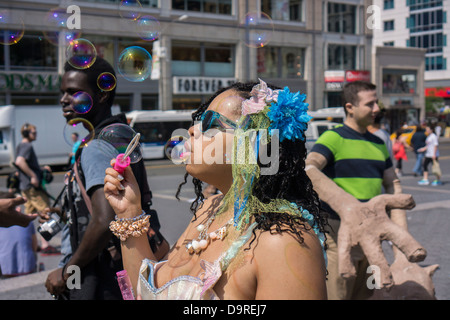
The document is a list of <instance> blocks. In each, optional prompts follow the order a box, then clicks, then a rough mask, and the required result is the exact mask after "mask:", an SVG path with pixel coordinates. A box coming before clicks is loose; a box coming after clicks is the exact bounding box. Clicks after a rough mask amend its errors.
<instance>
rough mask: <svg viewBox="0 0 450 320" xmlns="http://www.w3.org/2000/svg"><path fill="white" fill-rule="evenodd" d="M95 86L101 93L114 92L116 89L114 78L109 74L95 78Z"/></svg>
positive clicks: (104, 73)
mask: <svg viewBox="0 0 450 320" xmlns="http://www.w3.org/2000/svg"><path fill="white" fill-rule="evenodd" d="M97 86H98V87H99V89H100V90H103V91H111V90H114V88H115V87H116V77H115V76H114V75H113V74H112V73H110V72H103V73H101V74H100V75H99V76H98V78H97Z"/></svg>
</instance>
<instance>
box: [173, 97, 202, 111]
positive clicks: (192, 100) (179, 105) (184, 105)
mask: <svg viewBox="0 0 450 320" xmlns="http://www.w3.org/2000/svg"><path fill="white" fill-rule="evenodd" d="M207 98H208V97H206V96H201V95H174V96H173V99H172V105H173V109H174V110H194V109H198V107H200V105H201V104H202V103H204V102H205V101H206V99H207Z"/></svg>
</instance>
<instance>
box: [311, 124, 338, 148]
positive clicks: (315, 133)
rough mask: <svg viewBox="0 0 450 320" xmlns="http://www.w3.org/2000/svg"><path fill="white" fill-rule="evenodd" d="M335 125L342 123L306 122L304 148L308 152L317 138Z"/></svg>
mask: <svg viewBox="0 0 450 320" xmlns="http://www.w3.org/2000/svg"><path fill="white" fill-rule="evenodd" d="M337 125H342V123H338V122H332V121H311V122H310V123H308V130H306V133H305V136H306V150H307V151H308V152H309V151H311V148H312V147H313V146H314V144H315V143H316V141H317V139H319V137H320V136H321V135H322V133H324V132H325V131H327V130H329V129H333V128H334V127H335V126H337Z"/></svg>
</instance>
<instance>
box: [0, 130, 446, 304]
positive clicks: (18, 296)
mask: <svg viewBox="0 0 450 320" xmlns="http://www.w3.org/2000/svg"><path fill="white" fill-rule="evenodd" d="M439 142H440V144H441V145H443V144H447V145H448V144H450V138H444V137H440V138H439ZM447 148H448V146H447ZM446 176H447V175H446ZM402 180H403V181H402V182H403V183H402V184H404V189H405V190H404V192H410V191H414V190H415V189H417V188H418V187H417V182H416V180H417V179H413V178H412V177H409V178H406V177H405V178H403V179H402ZM430 188H431V187H430ZM441 192H446V193H449V192H450V190H449V189H448V187H447V188H444V190H441ZM430 201H431V202H430ZM448 206H449V201H448V200H445V199H442V198H441V199H435V200H432V199H431V198H430V199H427V202H426V203H420V202H419V203H418V205H417V207H416V208H415V209H414V211H413V213H414V215H413V216H412V215H411V214H409V218H408V219H410V218H411V217H412V218H413V221H409V223H412V222H414V219H419V218H418V217H421V216H424V217H428V218H426V219H428V220H426V221H428V223H430V221H429V220H430V217H431V213H432V212H433V209H434V211H436V212H442V213H443V217H442V218H441V219H436V223H439V224H441V225H442V227H443V228H445V225H446V224H447V223H446V222H445V221H448V220H447V217H446V213H448ZM444 213H445V214H444ZM424 219H425V218H424ZM442 219H444V220H442ZM417 225H419V226H424V225H425V222H424V221H421V222H420V223H417ZM410 227H411V228H415V227H414V224H412V225H411V226H410ZM420 228H422V227H420ZM436 228H437V227H436ZM427 231H430V230H427ZM427 234H428V236H429V237H433V233H432V232H430V233H428V232H427ZM58 236H60V235H57V236H55V238H54V239H52V240H51V242H52V245H53V241H54V242H55V244H56V245H58V241H60V240H58ZM434 236H438V235H437V234H435V235H434ZM440 237H441V238H442V240H439V241H438V244H442V248H441V247H440V246H437V245H436V248H433V247H431V248H428V249H430V250H429V251H430V256H431V255H433V256H440V255H441V253H442V250H444V249H443V248H444V245H443V244H444V243H446V242H445V241H447V240H445V241H444V238H445V237H446V234H445V235H444V234H442V235H440ZM425 243H426V242H425ZM434 249H436V250H434ZM434 251H435V252H434ZM444 251H445V250H444ZM433 252H434V253H433ZM60 257H61V256H50V257H42V256H39V257H38V259H39V260H38V261H44V262H45V267H46V269H47V270H45V271H42V272H38V273H34V274H31V275H26V276H20V277H16V278H11V279H3V280H0V300H53V298H52V296H51V295H50V294H49V293H48V292H47V290H46V288H45V286H44V283H45V280H46V279H47V275H48V274H49V273H50V272H51V271H52V270H53V269H55V268H57V264H58V261H59V259H60ZM427 259H430V258H427ZM447 260H448V259H447V258H445V263H444V264H442V265H441V266H440V267H441V271H438V272H445V273H446V270H447V268H448V265H447V263H448V262H447ZM427 261H429V260H427ZM431 263H435V262H433V261H431ZM446 274H448V273H446ZM447 277H448V276H447V275H444V276H443V278H445V279H447ZM433 280H434V282H435V285H436V286H438V287H439V286H440V284H439V283H438V282H439V280H438V278H437V276H434V279H433ZM446 281H447V280H446ZM445 283H447V282H445ZM445 283H443V284H442V285H444V286H446V284H445ZM438 292H439V290H438ZM446 292H448V291H446ZM444 298H445V299H448V297H447V296H445V297H444Z"/></svg>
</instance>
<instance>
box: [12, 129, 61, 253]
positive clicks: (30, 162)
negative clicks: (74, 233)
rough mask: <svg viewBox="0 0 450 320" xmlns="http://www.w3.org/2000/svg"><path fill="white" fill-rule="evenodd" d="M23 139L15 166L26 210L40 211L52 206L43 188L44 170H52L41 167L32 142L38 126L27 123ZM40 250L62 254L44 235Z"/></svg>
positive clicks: (35, 136) (41, 239)
mask: <svg viewBox="0 0 450 320" xmlns="http://www.w3.org/2000/svg"><path fill="white" fill-rule="evenodd" d="M20 132H21V134H22V141H21V142H20V143H19V145H18V146H17V148H16V160H15V163H14V164H15V166H16V168H17V169H18V170H19V180H20V184H19V189H20V190H21V192H22V195H23V197H24V198H26V199H27V202H26V203H25V204H24V206H25V209H24V212H25V213H27V214H31V213H39V212H42V211H44V209H46V208H48V207H49V206H50V199H49V196H48V194H47V192H46V191H45V190H44V189H43V180H44V174H43V171H44V170H48V171H49V172H51V168H50V167H49V166H45V167H44V168H41V167H40V165H39V162H38V158H37V156H36V153H35V151H34V148H33V145H32V142H33V141H35V140H36V139H37V134H38V132H37V128H36V126H35V125H33V124H31V123H25V124H24V125H23V126H22V128H21V130H20ZM39 240H40V243H41V245H40V252H41V254H43V255H54V254H60V252H59V250H57V249H56V248H54V247H53V246H51V245H50V244H49V243H48V241H47V240H45V239H44V238H43V237H39Z"/></svg>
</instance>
